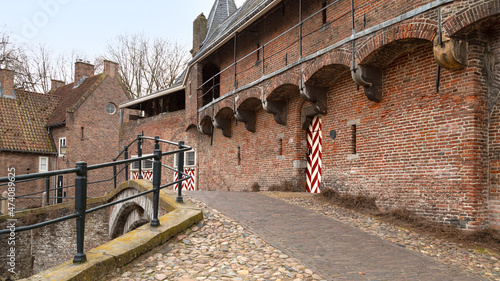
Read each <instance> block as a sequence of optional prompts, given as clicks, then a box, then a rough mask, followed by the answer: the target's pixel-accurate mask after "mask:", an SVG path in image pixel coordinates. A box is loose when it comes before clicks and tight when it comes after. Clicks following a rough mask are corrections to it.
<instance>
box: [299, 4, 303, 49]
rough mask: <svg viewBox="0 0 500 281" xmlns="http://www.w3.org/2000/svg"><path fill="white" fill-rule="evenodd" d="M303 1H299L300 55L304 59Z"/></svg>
mask: <svg viewBox="0 0 500 281" xmlns="http://www.w3.org/2000/svg"><path fill="white" fill-rule="evenodd" d="M302 26H303V22H302V0H299V54H300V58H301V59H302Z"/></svg>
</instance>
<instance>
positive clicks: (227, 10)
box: [203, 0, 237, 43]
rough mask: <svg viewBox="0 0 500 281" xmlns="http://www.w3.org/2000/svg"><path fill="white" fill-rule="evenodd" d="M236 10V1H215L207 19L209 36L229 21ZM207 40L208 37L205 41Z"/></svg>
mask: <svg viewBox="0 0 500 281" xmlns="http://www.w3.org/2000/svg"><path fill="white" fill-rule="evenodd" d="M236 10H237V8H236V4H234V0H215V2H214V5H213V6H212V10H211V11H210V14H209V15H208V19H207V35H208V34H212V33H213V32H214V31H215V30H216V29H217V27H218V26H219V25H220V24H221V23H222V22H223V21H224V20H225V19H227V17H229V16H230V15H231V14H233V13H234V12H236ZM206 39H207V37H205V40H206ZM203 43H205V41H204V42H203Z"/></svg>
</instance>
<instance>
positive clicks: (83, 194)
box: [0, 135, 192, 263]
mask: <svg viewBox="0 0 500 281" xmlns="http://www.w3.org/2000/svg"><path fill="white" fill-rule="evenodd" d="M143 140H153V141H154V152H153V155H152V156H151V155H148V156H142V145H141V146H139V145H138V154H139V155H140V156H138V157H137V158H132V159H123V160H117V158H118V157H120V156H121V154H124V155H125V158H127V157H128V155H127V153H128V152H127V149H128V147H129V146H130V145H132V144H133V143H134V142H138V144H142V142H143ZM160 143H166V144H169V145H175V146H177V149H176V150H173V151H166V152H162V150H161V149H160ZM130 145H129V146H125V148H124V151H122V152H120V153H119V155H118V157H117V158H115V159H113V161H112V162H107V163H102V164H96V165H90V166H87V163H86V162H77V163H76V167H75V168H73V169H64V170H58V171H50V172H43V173H36V174H27V175H20V176H17V175H14V176H11V177H3V178H0V183H16V182H18V181H19V182H21V181H28V180H33V179H43V178H47V177H51V176H55V175H64V174H75V175H76V178H75V185H74V186H75V210H76V213H74V214H71V215H67V216H64V217H60V218H57V219H53V220H50V221H45V222H41V223H37V224H33V225H28V226H22V227H16V228H15V229H5V230H0V235H3V234H9V233H12V232H21V231H26V230H31V229H35V228H40V227H44V226H47V225H51V224H54V223H58V222H61V221H65V220H68V219H73V218H76V241H77V245H76V246H77V253H76V255H75V257H74V258H73V262H74V263H82V262H85V261H86V260H87V258H86V255H85V253H84V247H83V246H84V240H85V215H86V214H89V213H92V212H95V211H98V210H100V209H103V208H107V207H110V206H113V205H116V204H119V203H122V202H126V201H128V200H131V199H134V198H137V197H140V196H144V195H147V194H149V193H153V218H152V220H151V226H153V227H156V226H159V225H160V221H159V220H158V208H159V202H158V201H159V196H160V190H161V189H164V188H166V187H169V186H172V185H175V184H177V185H178V186H177V190H178V195H177V198H176V201H177V202H179V203H182V202H183V198H182V182H183V181H184V180H187V179H190V178H191V176H190V175H188V174H185V173H184V152H185V151H188V150H191V149H192V148H191V147H189V146H187V145H185V144H184V142H183V141H179V143H175V142H171V141H166V140H161V139H160V138H159V137H158V136H156V137H154V138H151V137H145V136H141V135H138V136H137V139H135V140H134V141H133V142H132V143H131V144H130ZM175 153H177V154H178V155H177V170H176V169H174V168H172V167H169V166H167V165H164V164H162V162H161V159H162V157H163V156H166V155H172V154H175ZM147 159H154V160H153V189H152V190H148V191H144V192H140V193H138V194H135V195H133V196H130V197H127V198H123V199H120V200H117V201H114V202H111V203H107V204H103V205H100V206H97V207H95V208H91V209H87V186H88V182H87V180H88V176H87V174H88V171H93V170H99V169H103V168H107V167H117V166H119V165H124V168H123V169H125V170H128V168H127V167H128V165H129V164H130V163H132V162H136V161H138V162H139V167H140V163H141V161H142V160H147ZM162 167H166V168H168V169H169V170H172V171H175V172H177V173H178V175H179V177H178V179H177V180H175V181H172V182H169V183H167V184H164V185H161V168H162ZM123 169H122V170H123ZM114 172H116V170H114ZM139 175H141V173H139ZM114 178H115V179H116V173H115V174H114Z"/></svg>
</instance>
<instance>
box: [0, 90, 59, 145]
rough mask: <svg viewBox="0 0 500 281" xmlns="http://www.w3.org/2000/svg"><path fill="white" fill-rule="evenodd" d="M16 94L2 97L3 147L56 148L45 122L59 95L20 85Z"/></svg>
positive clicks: (0, 127)
mask: <svg viewBox="0 0 500 281" xmlns="http://www.w3.org/2000/svg"><path fill="white" fill-rule="evenodd" d="M15 94H16V98H15V99H12V98H6V97H0V150H19V151H32V152H39V153H53V152H55V148H54V145H53V144H52V141H51V139H50V137H49V134H48V133H47V128H46V127H45V124H46V122H47V120H48V118H49V117H50V115H51V113H52V112H53V111H54V109H55V107H56V105H57V103H58V101H59V97H58V96H55V95H50V94H40V93H34V92H28V91H24V90H20V89H16V90H15Z"/></svg>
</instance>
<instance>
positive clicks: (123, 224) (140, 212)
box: [109, 188, 153, 239]
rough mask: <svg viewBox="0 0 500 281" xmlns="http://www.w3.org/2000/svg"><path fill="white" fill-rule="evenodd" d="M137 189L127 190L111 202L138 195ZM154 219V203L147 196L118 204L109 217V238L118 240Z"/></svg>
mask: <svg viewBox="0 0 500 281" xmlns="http://www.w3.org/2000/svg"><path fill="white" fill-rule="evenodd" d="M138 193H139V191H138V190H137V189H135V188H126V189H123V190H122V191H120V192H119V193H118V194H116V196H114V197H113V199H112V200H111V202H113V201H117V200H120V199H124V198H128V197H131V196H133V195H136V194H138ZM152 217H153V202H152V201H151V199H149V197H147V196H141V197H137V198H134V199H131V200H129V201H126V202H122V203H119V204H116V205H115V206H114V207H113V209H112V211H111V215H110V216H109V237H110V238H113V239H114V238H116V237H118V236H121V235H123V234H125V233H127V232H128V231H130V230H132V229H134V227H138V226H140V225H142V224H144V222H149V221H150V220H151V218H152Z"/></svg>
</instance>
